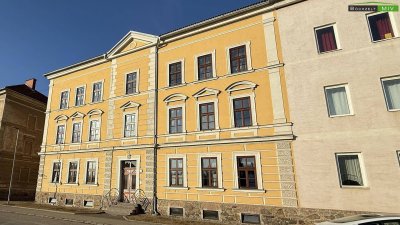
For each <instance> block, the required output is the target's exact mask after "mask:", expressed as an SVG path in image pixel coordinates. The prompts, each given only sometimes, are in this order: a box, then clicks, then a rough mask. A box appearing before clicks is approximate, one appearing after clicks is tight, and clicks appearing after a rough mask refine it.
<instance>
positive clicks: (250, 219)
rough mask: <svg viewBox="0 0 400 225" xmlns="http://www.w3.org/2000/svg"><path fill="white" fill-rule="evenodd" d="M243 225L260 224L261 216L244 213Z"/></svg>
mask: <svg viewBox="0 0 400 225" xmlns="http://www.w3.org/2000/svg"><path fill="white" fill-rule="evenodd" d="M242 223H252V224H260V223H261V220H260V215H257V214H245V213H242Z"/></svg>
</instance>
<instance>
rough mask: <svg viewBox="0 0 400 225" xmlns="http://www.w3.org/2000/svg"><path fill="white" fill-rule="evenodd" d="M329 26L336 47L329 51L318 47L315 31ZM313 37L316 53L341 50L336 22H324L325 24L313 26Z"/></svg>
mask: <svg viewBox="0 0 400 225" xmlns="http://www.w3.org/2000/svg"><path fill="white" fill-rule="evenodd" d="M329 27H332V28H333V33H334V35H335V42H336V43H335V44H336V49H334V50H330V51H322V50H321V49H320V47H319V42H318V34H317V31H319V30H322V29H325V28H329ZM314 38H315V43H316V47H317V51H318V54H325V53H329V52H334V51H338V50H342V45H341V44H340V36H339V32H338V28H337V24H336V23H330V24H326V25H323V26H318V27H315V28H314Z"/></svg>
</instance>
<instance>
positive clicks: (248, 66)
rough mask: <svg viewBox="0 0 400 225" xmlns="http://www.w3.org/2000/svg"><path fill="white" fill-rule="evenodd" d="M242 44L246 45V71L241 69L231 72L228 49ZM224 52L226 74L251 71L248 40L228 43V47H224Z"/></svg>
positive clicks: (249, 43)
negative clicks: (233, 43)
mask: <svg viewBox="0 0 400 225" xmlns="http://www.w3.org/2000/svg"><path fill="white" fill-rule="evenodd" d="M242 45H244V46H245V47H246V60H247V71H241V72H237V73H232V71H231V57H230V52H229V50H230V49H232V48H236V47H239V46H242ZM225 52H226V65H227V67H226V69H227V70H226V71H227V74H241V73H246V72H248V71H252V70H253V66H252V64H251V62H252V60H251V42H250V41H246V42H241V43H238V44H235V45H230V46H228V47H226V48H225Z"/></svg>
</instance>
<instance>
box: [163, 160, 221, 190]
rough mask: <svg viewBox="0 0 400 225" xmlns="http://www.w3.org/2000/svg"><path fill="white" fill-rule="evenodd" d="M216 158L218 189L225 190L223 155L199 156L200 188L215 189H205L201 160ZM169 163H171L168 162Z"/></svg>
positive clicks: (198, 174)
mask: <svg viewBox="0 0 400 225" xmlns="http://www.w3.org/2000/svg"><path fill="white" fill-rule="evenodd" d="M210 157H214V158H217V174H218V187H217V188H218V189H221V188H223V183H222V181H223V179H222V156H221V153H205V154H199V155H198V157H197V165H198V171H197V176H198V178H197V182H198V187H199V188H203V189H215V188H213V187H203V182H202V172H201V171H202V167H201V160H202V158H210ZM168 163H169V161H168Z"/></svg>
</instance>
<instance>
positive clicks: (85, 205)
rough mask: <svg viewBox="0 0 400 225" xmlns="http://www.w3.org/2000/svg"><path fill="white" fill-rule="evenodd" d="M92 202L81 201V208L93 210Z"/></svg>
mask: <svg viewBox="0 0 400 225" xmlns="http://www.w3.org/2000/svg"><path fill="white" fill-rule="evenodd" d="M93 206H94V202H93V201H86V200H84V201H83V207H88V208H93Z"/></svg>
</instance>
